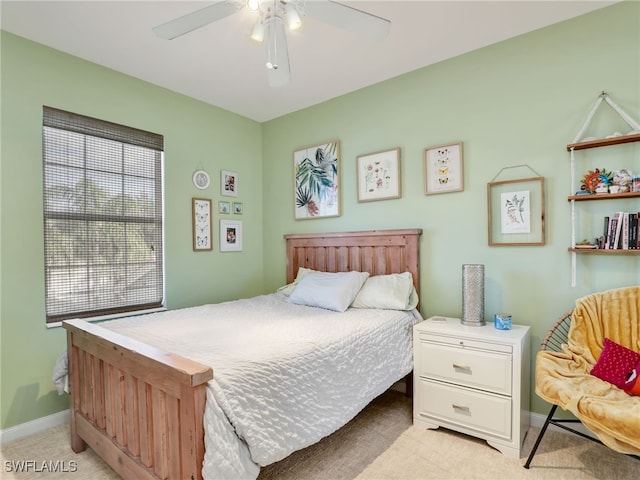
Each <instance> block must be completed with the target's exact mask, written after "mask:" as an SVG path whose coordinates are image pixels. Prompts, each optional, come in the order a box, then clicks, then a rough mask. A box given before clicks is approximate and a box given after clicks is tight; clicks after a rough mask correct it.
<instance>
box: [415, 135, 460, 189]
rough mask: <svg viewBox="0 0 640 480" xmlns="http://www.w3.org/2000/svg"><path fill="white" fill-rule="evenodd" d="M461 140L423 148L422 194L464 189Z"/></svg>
mask: <svg viewBox="0 0 640 480" xmlns="http://www.w3.org/2000/svg"><path fill="white" fill-rule="evenodd" d="M463 179H464V177H463V169H462V142H457V143H450V144H448V145H438V146H436V147H428V148H425V149H424V194H425V195H431V194H433V193H448V192H461V191H462V190H464V183H463Z"/></svg>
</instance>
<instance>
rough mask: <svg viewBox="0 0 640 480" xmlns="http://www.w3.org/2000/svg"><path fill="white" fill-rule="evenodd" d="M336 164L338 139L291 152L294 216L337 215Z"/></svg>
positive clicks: (338, 190)
mask: <svg viewBox="0 0 640 480" xmlns="http://www.w3.org/2000/svg"><path fill="white" fill-rule="evenodd" d="M340 168H341V167H340V143H339V141H338V140H334V141H332V142H328V143H323V144H319V145H313V146H310V147H305V148H301V149H299V150H296V151H295V152H293V174H294V192H293V195H294V218H295V219H296V220H308V219H312V218H323V217H339V216H340V187H341V186H340Z"/></svg>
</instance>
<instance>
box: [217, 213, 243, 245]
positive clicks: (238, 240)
mask: <svg viewBox="0 0 640 480" xmlns="http://www.w3.org/2000/svg"><path fill="white" fill-rule="evenodd" d="M220 251H221V252H241V251H242V221H240V220H220Z"/></svg>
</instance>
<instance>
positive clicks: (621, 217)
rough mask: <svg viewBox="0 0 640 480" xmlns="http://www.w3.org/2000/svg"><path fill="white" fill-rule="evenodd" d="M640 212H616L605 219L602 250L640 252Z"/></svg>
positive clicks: (601, 242) (601, 243)
mask: <svg viewBox="0 0 640 480" xmlns="http://www.w3.org/2000/svg"><path fill="white" fill-rule="evenodd" d="M639 219H640V212H616V213H614V214H613V215H610V216H605V217H604V224H603V232H602V237H600V238H601V241H600V242H599V244H600V245H601V246H600V248H602V249H604V250H640V223H639Z"/></svg>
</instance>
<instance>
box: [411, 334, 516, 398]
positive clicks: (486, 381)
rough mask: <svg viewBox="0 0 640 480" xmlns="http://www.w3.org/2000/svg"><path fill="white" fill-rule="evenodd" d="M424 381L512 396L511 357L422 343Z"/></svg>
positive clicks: (420, 370) (421, 357)
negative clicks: (430, 380) (451, 384)
mask: <svg viewBox="0 0 640 480" xmlns="http://www.w3.org/2000/svg"><path fill="white" fill-rule="evenodd" d="M419 348H420V355H419V358H420V365H419V366H418V371H419V372H420V375H421V376H422V377H429V378H434V379H437V380H442V381H445V382H450V383H455V384H458V385H464V386H468V387H474V388H480V389H482V390H487V391H491V392H496V393H503V394H506V395H511V354H506V353H498V352H495V351H486V350H476V349H471V348H462V347H453V346H449V345H441V344H438V343H431V342H422V341H421V342H420V347H419Z"/></svg>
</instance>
